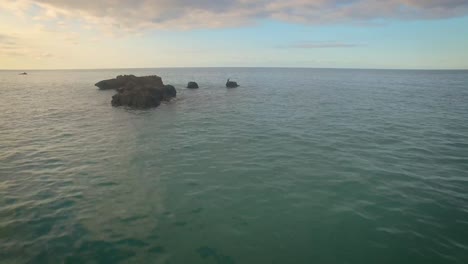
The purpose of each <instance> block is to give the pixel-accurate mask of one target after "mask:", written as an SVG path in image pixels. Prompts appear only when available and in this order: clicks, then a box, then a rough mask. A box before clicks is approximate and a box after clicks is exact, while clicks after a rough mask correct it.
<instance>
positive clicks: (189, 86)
mask: <svg viewBox="0 0 468 264" xmlns="http://www.w3.org/2000/svg"><path fill="white" fill-rule="evenodd" d="M187 88H189V89H198V83H196V82H189V83H188V84H187Z"/></svg>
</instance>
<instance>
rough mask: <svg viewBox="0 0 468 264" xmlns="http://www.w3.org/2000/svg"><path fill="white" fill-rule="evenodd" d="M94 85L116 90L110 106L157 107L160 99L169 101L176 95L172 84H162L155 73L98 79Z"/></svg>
mask: <svg viewBox="0 0 468 264" xmlns="http://www.w3.org/2000/svg"><path fill="white" fill-rule="evenodd" d="M96 86H97V87H99V89H101V90H110V89H114V90H116V91H117V94H115V95H114V96H112V106H129V107H133V108H150V107H157V106H159V105H160V104H161V101H169V100H171V99H172V98H174V97H176V95H177V91H176V89H175V88H174V86H172V85H164V83H163V82H162V79H161V77H159V76H156V75H153V76H143V77H136V76H134V75H120V76H117V78H115V79H109V80H104V81H100V82H98V83H96Z"/></svg>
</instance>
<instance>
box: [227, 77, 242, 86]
mask: <svg viewBox="0 0 468 264" xmlns="http://www.w3.org/2000/svg"><path fill="white" fill-rule="evenodd" d="M226 87H227V88H236V87H239V85H238V84H237V82H233V81H231V80H230V79H227V82H226Z"/></svg>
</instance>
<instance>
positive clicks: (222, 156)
mask: <svg viewBox="0 0 468 264" xmlns="http://www.w3.org/2000/svg"><path fill="white" fill-rule="evenodd" d="M124 73H126V74H130V73H131V74H136V75H148V74H158V75H160V76H162V77H163V80H164V82H165V83H168V84H173V85H175V86H176V88H177V90H178V98H177V99H176V100H175V101H173V102H170V103H166V104H163V105H161V106H160V107H159V108H157V109H154V110H148V111H136V110H130V109H125V108H112V107H111V106H110V99H111V96H112V94H113V92H112V91H98V90H97V89H96V87H94V86H93V84H94V83H95V82H97V81H99V80H102V79H106V78H112V77H115V76H116V75H118V74H124ZM229 77H231V78H232V79H235V80H236V81H238V82H239V83H240V84H241V87H239V88H237V89H226V88H224V83H225V81H226V79H227V78H229ZM191 80H195V81H197V82H198V83H199V85H200V89H198V90H188V89H185V88H183V87H184V85H186V83H187V82H188V81H191ZM0 263H2V264H3V263H173V264H174V263H176V264H177V263H215V264H216V263H218V264H221V263H222V264H233V263H331V264H334V263H337V264H338V263H343V264H345V263H347V264H350V263H351V264H362V263H411V264H416V263H424V264H427V263H468V71H387V70H375V71H374V70H325V69H323V70H320V69H255V68H250V69H249V68H245V69H243V68H237V69H223V68H220V69H216V68H213V69H209V68H207V69H138V70H135V69H132V70H95V71H31V72H29V75H28V76H18V75H17V72H14V71H0Z"/></svg>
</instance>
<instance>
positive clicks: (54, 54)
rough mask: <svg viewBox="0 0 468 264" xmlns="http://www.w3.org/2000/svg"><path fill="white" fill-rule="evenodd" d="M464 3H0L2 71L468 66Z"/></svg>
mask: <svg viewBox="0 0 468 264" xmlns="http://www.w3.org/2000/svg"><path fill="white" fill-rule="evenodd" d="M467 15H468V0H445V1H443V0H388V1H378V0H290V1H284V0H218V1H209V0H200V1H190V0H136V1H130V0H114V1H112V0H102V1H98V0H80V1H72V0H37V1H32V0H0V69H63V68H64V69H79V68H92V69H94V68H136V67H138V68H140V67H224V66H226V67H231V66H233V67H238V66H239V67H244V66H245V67H257V66H259V67H263V66H266V67H319V68H409V69H468V16H467Z"/></svg>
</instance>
